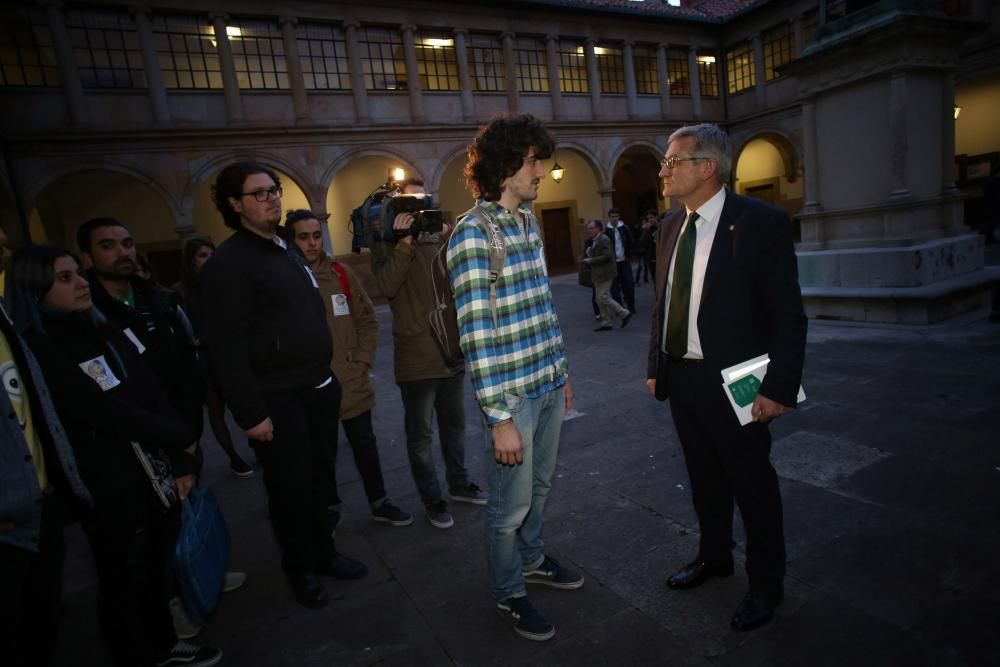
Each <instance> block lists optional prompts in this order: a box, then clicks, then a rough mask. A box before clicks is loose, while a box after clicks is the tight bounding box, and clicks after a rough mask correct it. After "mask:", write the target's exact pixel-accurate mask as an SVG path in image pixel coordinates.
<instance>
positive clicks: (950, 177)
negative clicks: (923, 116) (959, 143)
mask: <svg viewBox="0 0 1000 667" xmlns="http://www.w3.org/2000/svg"><path fill="white" fill-rule="evenodd" d="M943 84H944V85H943V89H944V90H943V93H942V95H941V101H942V105H943V108H942V109H941V120H942V125H943V127H942V128H941V158H942V162H941V194H942V195H943V196H946V197H951V196H954V195H957V194H958V188H956V187H955V73H954V71H950V72H947V73H945V74H944V81H943Z"/></svg>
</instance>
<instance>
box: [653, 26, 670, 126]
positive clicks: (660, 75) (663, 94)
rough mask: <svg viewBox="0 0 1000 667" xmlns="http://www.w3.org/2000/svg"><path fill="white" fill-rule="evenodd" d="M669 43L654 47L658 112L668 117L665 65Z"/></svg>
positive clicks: (667, 88) (668, 90)
mask: <svg viewBox="0 0 1000 667" xmlns="http://www.w3.org/2000/svg"><path fill="white" fill-rule="evenodd" d="M669 48H670V47H669V45H667V44H659V45H657V47H656V76H657V81H658V82H659V88H660V114H661V115H662V116H663V117H664V118H669V117H670V69H669V68H668V67H667V53H668V50H669Z"/></svg>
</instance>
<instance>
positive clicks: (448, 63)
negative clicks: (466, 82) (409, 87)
mask: <svg viewBox="0 0 1000 667" xmlns="http://www.w3.org/2000/svg"><path fill="white" fill-rule="evenodd" d="M415 41H416V44H415V46H416V49H417V72H418V73H419V74H420V87H421V88H422V89H424V90H461V86H460V85H459V83H458V60H457V59H456V58H455V40H454V38H453V37H451V36H449V35H447V34H444V33H435V32H428V31H421V32H419V33H417V35H416V39H415Z"/></svg>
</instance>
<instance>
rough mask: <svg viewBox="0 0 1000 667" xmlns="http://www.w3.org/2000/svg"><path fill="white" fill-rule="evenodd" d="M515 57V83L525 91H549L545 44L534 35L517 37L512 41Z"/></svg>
mask: <svg viewBox="0 0 1000 667" xmlns="http://www.w3.org/2000/svg"><path fill="white" fill-rule="evenodd" d="M514 56H515V57H516V58H517V85H518V88H519V89H520V90H522V91H524V92H526V93H547V92H549V68H548V63H547V60H546V57H545V44H544V43H543V42H542V40H540V39H537V38H534V37H518V38H517V40H516V41H515V42H514Z"/></svg>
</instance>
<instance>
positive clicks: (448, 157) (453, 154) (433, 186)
mask: <svg viewBox="0 0 1000 667" xmlns="http://www.w3.org/2000/svg"><path fill="white" fill-rule="evenodd" d="M468 151H469V145H468V144H467V143H463V144H460V145H458V146H455V147H454V148H452V149H451V150H450V151H448V152H447V153H446V154H445V156H444V157H443V158H441V160H440V161H439V162H438V165H437V167H436V168H435V169H434V174H433V176H431V180H430V181H428V185H429V186H430V188H429V189H430V190H431V191H432V192H437V191H438V190H439V189H440V188H441V179H442V178H443V177H444V173H445V171H446V170H447V169H448V167H449V166H450V165H451V163H452V162H453V161H454V160H455V159H456V158H457V157H459V156H461V155H467V154H468Z"/></svg>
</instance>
